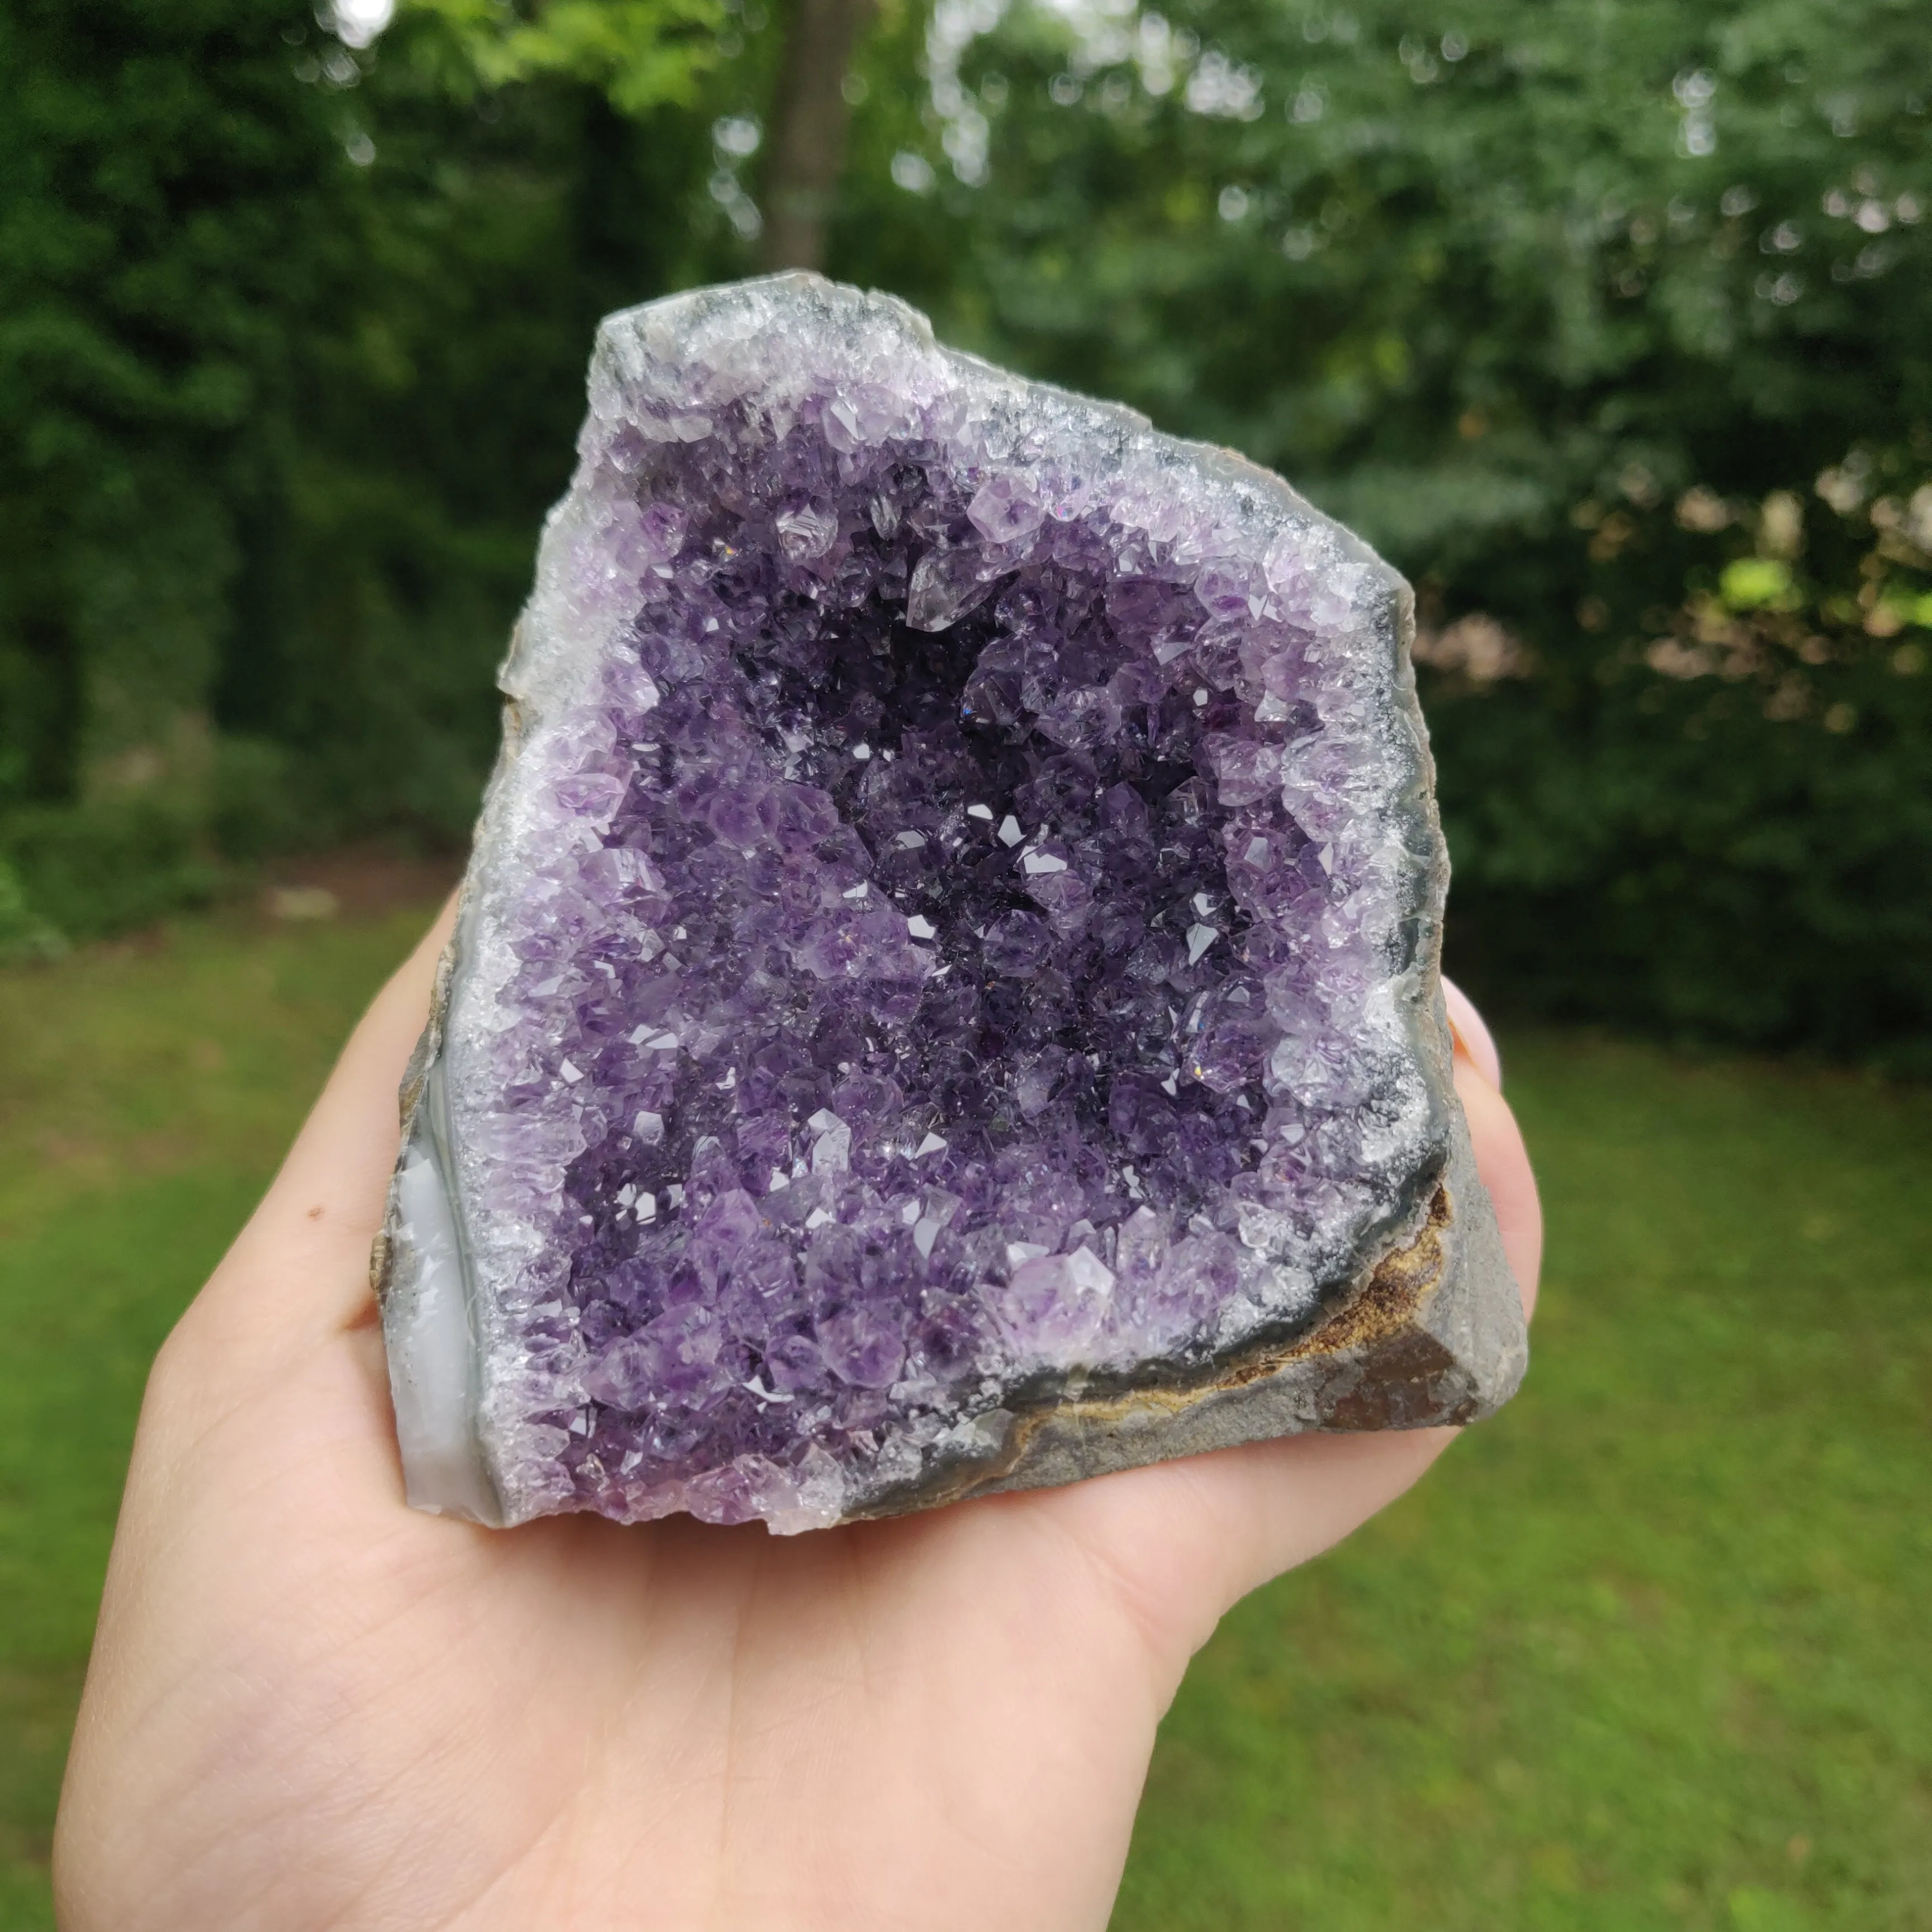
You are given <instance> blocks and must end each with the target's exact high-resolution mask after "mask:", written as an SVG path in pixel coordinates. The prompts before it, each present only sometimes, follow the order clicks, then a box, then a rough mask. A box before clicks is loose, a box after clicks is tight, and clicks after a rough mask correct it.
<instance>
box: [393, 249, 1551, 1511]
mask: <svg viewBox="0 0 1932 1932" xmlns="http://www.w3.org/2000/svg"><path fill="white" fill-rule="evenodd" d="M1410 631H1411V616H1410V608H1409V596H1408V592H1407V590H1406V586H1404V585H1403V583H1402V582H1401V580H1400V578H1398V577H1397V576H1396V575H1395V574H1394V572H1393V571H1390V570H1389V569H1388V568H1387V567H1386V566H1385V565H1383V564H1382V563H1381V562H1379V560H1378V559H1376V557H1375V556H1373V554H1372V553H1370V552H1369V551H1368V550H1367V549H1366V548H1365V547H1364V546H1363V545H1362V544H1361V543H1359V542H1358V541H1356V540H1355V538H1352V537H1351V536H1350V535H1349V534H1348V533H1347V532H1346V531H1344V530H1343V529H1340V528H1339V527H1338V526H1337V525H1335V524H1334V523H1331V522H1330V521H1328V520H1327V519H1325V518H1324V517H1321V516H1319V514H1316V512H1315V511H1313V510H1311V509H1310V507H1309V506H1308V505H1307V504H1306V503H1304V502H1303V501H1302V500H1301V499H1300V498H1299V497H1298V496H1296V495H1295V493H1294V492H1293V491H1292V490H1290V489H1289V488H1288V487H1287V486H1286V484H1283V483H1282V482H1280V481H1279V480H1278V479H1277V478H1274V477H1273V476H1271V475H1268V474H1266V473H1265V472H1263V471H1261V470H1259V469H1256V468H1254V467H1253V466H1251V465H1250V464H1248V463H1245V462H1244V461H1242V460H1241V459H1239V458H1236V457H1234V456H1232V455H1229V454H1228V453H1226V452H1222V451H1218V450H1214V449H1208V448H1205V447H1204V446H1199V445H1195V444H1190V443H1181V442H1178V441H1176V440H1173V439H1172V438H1170V437H1164V436H1161V435H1158V434H1155V433H1154V431H1151V429H1150V428H1148V425H1146V423H1145V422H1143V421H1142V419H1140V418H1139V417H1138V416H1134V415H1133V414H1132V413H1130V412H1128V411H1127V410H1121V409H1118V408H1115V407H1111V406H1109V405H1107V404H1100V403H1095V402H1091V401H1086V400H1085V399H1083V398H1079V397H1076V396H1073V395H1067V394H1065V393H1064V392H1061V391H1058V390H1055V389H1049V388H1046V387H1044V386H1040V385H1037V384H1034V383H1026V382H1023V381H1022V380H1019V379H1017V378H1016V377H1011V376H1009V375H1007V374H1004V373H1002V372H1001V371H998V370H996V369H994V368H990V367H989V366H987V365H985V364H983V363H981V362H977V361H976V360H974V359H972V358H971V357H968V356H961V355H958V354H955V353H950V352H949V351H947V350H943V349H941V348H940V347H938V346H936V345H935V343H934V341H933V340H932V335H931V332H930V330H929V328H928V326H927V325H926V323H925V321H924V320H923V319H922V317H919V316H918V315H917V314H915V313H913V311H910V309H908V308H905V307H904V305H901V304H900V303H898V302H895V301H892V300H890V299H886V298H883V297H880V296H868V295H864V294H861V293H858V292H856V291H855V290H849V289H844V288H840V287H834V286H832V285H830V284H826V283H824V282H823V281H819V280H817V278H812V277H808V276H797V275H793V276H784V277H778V278H772V279H771V280H769V281H760V282H752V283H748V284H742V285H739V286H736V287H727V288H721V289H712V290H702V291H699V292H697V293H694V294H690V295H685V296H676V297H673V298H672V299H669V300H667V301H664V302H656V303H653V304H651V305H649V306H647V307H645V308H640V309H636V310H633V311H629V312H628V313H625V314H620V315H616V316H613V317H610V319H609V320H607V321H606V322H605V323H604V325H603V326H602V329H601V332H600V333H599V335H598V344H597V350H596V355H595V359H594V361H593V363H592V370H591V376H590V410H589V416H588V418H587V419H586V422H585V425H584V428H583V435H582V438H581V440H580V462H579V465H578V468H577V474H576V476H575V478H574V481H573V482H572V484H571V489H570V491H569V493H568V496H566V497H565V499H564V500H563V501H562V503H560V504H559V505H558V507H557V508H556V511H554V512H553V514H552V516H551V517H550V522H549V523H548V526H547V529H546V530H545V532H544V540H543V544H542V549H541V556H540V558H539V560H538V574H537V583H536V588H535V592H534V594H533V595H532V598H531V599H530V602H529V606H528V607H527V608H526V610H525V611H524V613H523V617H522V619H521V621H520V624H519V625H518V627H517V634H516V637H515V640H514V644H513V646H512V649H511V654H510V657H509V659H508V663H507V664H506V665H505V668H504V671H503V674H502V683H503V687H504V689H505V691H506V693H507V694H508V698H509V705H508V712H507V720H506V724H505V742H504V750H503V754H502V760H501V762H500V763H499V768H498V770H497V772H496V777H495V778H494V780H493V782H492V784H491V786H490V792H489V795H488V797H487V801H486V803H485V805H484V811H483V815H482V819H481V823H480V826H479V827H478V833H477V839H476V845H475V856H474V857H473V859H472V862H471V865H470V868H469V877H468V880H467V881H466V886H465V889H464V894H463V909H462V913H461V916H460V920H459V922H458V929H457V932H456V936H455V940H454V941H453V942H452V947H451V948H450V951H449V955H448V956H447V958H446V961H445V963H444V971H443V974H442V977H441V979H440V984H439V988H438V993H437V1005H436V1011H435V1014H434V1018H433V1019H432V1022H431V1026H430V1028H429V1030H428V1033H427V1034H425V1038H424V1040H423V1043H422V1046H421V1048H420V1049H419V1052H418V1054H417V1056H416V1061H415V1062H414V1063H413V1066H412V1067H411V1070H410V1078H409V1081H408V1084H407V1087H406V1088H405V1091H404V1112H405V1122H406V1133H405V1139H404V1149H403V1154H402V1158H401V1161H400V1163H399V1164H398V1169H397V1174H396V1179H395V1186H394V1190H393V1192H392V1200H391V1207H390V1213H389V1222H388V1226H387V1228H386V1232H385V1234H384V1236H383V1240H382V1241H381V1243H380V1244H379V1249H378V1254H377V1278H378V1286H379V1289H380V1292H381V1294H382V1296H383V1316H384V1325H385V1331H386V1336H387V1339H388V1343H389V1359H390V1366H391V1376H392V1386H393V1388H394V1391H395V1402H396V1409H397V1416H398V1426H399V1430H400V1433H401V1442H402V1447H403V1452H404V1464H405V1469H406V1472H407V1478H408V1483H409V1489H410V1497H411V1500H412V1501H413V1502H416V1503H418V1504H419V1505H422V1506H423V1507H425V1508H433V1509H441V1510H445V1511H454V1512H456V1513H458V1514H465V1515H469V1516H472V1517H475V1518H477V1519H478V1520H481V1521H483V1522H485V1523H514V1522H518V1521H520V1520H524V1519H526V1518H527V1517H532V1516H535V1515H539V1514H544V1513H547V1512H550V1511H559V1510H572V1509H592V1510H597V1511H601V1512H603V1513H604V1514H606V1515H609V1516H612V1517H618V1518H620V1519H622V1520H640V1519H643V1518H646V1517H657V1516H661V1515H664V1514H667V1513H669V1512H670V1511H677V1510H686V1511H690V1512H691V1513H692V1514H694V1515H697V1516H699V1517H704V1518H706V1519H708V1520H712V1521H714V1522H720V1523H733V1522H739V1521H742V1520H747V1519H750V1518H754V1517H759V1518H763V1520H765V1521H766V1522H767V1523H769V1524H770V1525H771V1526H772V1528H773V1529H778V1530H781V1531H791V1530H798V1529H810V1528H814V1527H817V1526H823V1525H827V1524H830V1523H836V1522H838V1521H841V1520H849V1519H850V1518H853V1517H862V1516H868V1515H876V1514H885V1513H889V1512H892V1511H900V1510H905V1509H910V1508H918V1507H920V1506H922V1505H926V1504H929V1503H934V1502H943V1501H946V1500H949V1499H953V1498H955V1497H958V1496H965V1495H968V1494H972V1493H977V1492H981V1491H985V1490H994V1489H1000V1488H1014V1487H1026V1486H1029V1485H1033V1484H1045V1483H1060V1482H1066V1481H1072V1480H1073V1479H1075V1478H1079V1477H1081V1476H1084V1475H1093V1474H1097V1473H1099V1472H1104V1471H1106V1470H1109V1469H1118V1468H1121V1467H1124V1466H1127V1465H1130V1464H1133V1463H1143V1462H1147V1461H1150V1460H1154V1459H1156V1458H1158V1457H1165V1456H1173V1455H1181V1454H1190V1453H1192V1452H1193V1451H1197V1450H1200V1449H1204V1448H1214V1447H1217V1446H1220V1445H1224V1444H1228V1443H1232V1442H1241V1441H1245V1440H1250V1439H1254V1438H1256V1437H1260V1436H1273V1435H1279V1434H1283V1433H1289V1432H1291V1431H1294V1430H1305V1429H1373V1428H1383V1427H1412V1426H1416V1425H1420V1424H1427V1423H1432V1422H1439V1421H1466V1420H1469V1419H1471V1418H1475V1417H1477V1416H1478V1415H1482V1414H1484V1413H1485V1412H1487V1411H1488V1410H1490V1409H1493V1407H1495V1406H1496V1405H1497V1404H1498V1403H1500V1402H1502V1401H1503V1400H1505V1399H1506V1398H1507V1397H1508V1395H1509V1394H1510V1393H1511V1391H1512V1390H1513V1389H1514V1386H1515V1385H1516V1383H1517V1380H1518V1379H1519V1378H1520V1375H1521V1373H1522V1370H1523V1364H1524V1359H1525V1355H1524V1342H1523V1324H1522V1318H1521V1313H1520V1307H1519V1304H1518V1301H1517V1292H1516V1290H1515V1288H1514V1285H1513V1284H1512V1283H1511V1279H1510V1277H1509V1273H1508V1268H1507V1266H1506V1265H1505V1262H1504V1260H1503V1257H1502V1252H1501V1248H1500V1245H1499V1241H1498V1238H1497V1235H1496V1227H1495V1223H1494V1218H1493V1214H1492V1211H1491V1208H1490V1203H1489V1201H1488V1199H1487V1196H1485V1194H1484V1191H1483V1189H1482V1187H1481V1184H1480V1182H1479V1181H1478V1179H1477V1178H1476V1176H1475V1172H1474V1168H1473V1164H1472V1160H1471V1159H1470V1156H1469V1145H1468V1138H1467V1133H1466V1129H1465V1127H1464V1125H1463V1119H1462V1115H1461V1113H1460V1109H1459V1108H1458V1107H1457V1103H1456V1102H1455V1100H1454V1095H1453V1093H1452V1091H1451V1086H1450V1082H1449V1045H1448V1030H1447V1024H1446V1021H1445V1016H1444V1013H1443V1009H1442V995H1441V990H1440V985H1439V979H1438V974H1437V959H1438V948H1439V924H1440V915H1441V910H1442V898H1443V893H1444V890H1445V884H1446V878H1447V865H1446V861H1445V856H1444V853H1443V849H1442V841H1441V838H1440V836H1439V832H1438V830H1437V827H1436V818H1435V814H1434V808H1433V803H1432V801H1431V798H1430V764H1429V758H1428V753H1427V747H1426V743H1425V741H1424V735H1423V731H1422V726H1421V718H1420V715H1419V714H1418V711H1417V709H1416V706H1415V697H1414V692H1413V686H1412V679H1411V676H1410V673H1409V667H1408V661H1407V643H1408V640H1409V635H1410Z"/></svg>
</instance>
